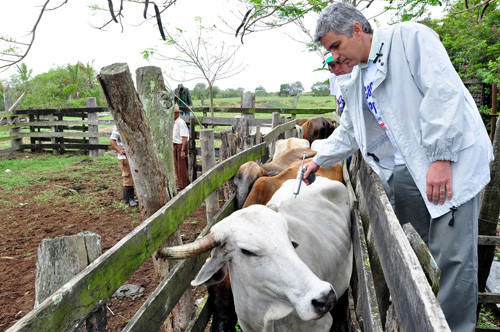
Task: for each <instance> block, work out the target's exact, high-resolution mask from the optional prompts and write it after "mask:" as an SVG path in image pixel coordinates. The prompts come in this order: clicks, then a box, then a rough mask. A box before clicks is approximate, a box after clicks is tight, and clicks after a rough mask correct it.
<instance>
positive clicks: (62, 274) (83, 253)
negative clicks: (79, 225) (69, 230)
mask: <svg viewBox="0 0 500 332" xmlns="http://www.w3.org/2000/svg"><path fill="white" fill-rule="evenodd" d="M100 255H101V238H100V236H99V235H97V234H94V233H91V232H82V233H78V234H76V235H72V236H63V237H58V238H55V239H44V240H42V242H41V243H40V245H39V247H38V255H37V262H36V281H35V307H36V306H38V305H39V304H40V303H42V302H43V301H44V300H45V299H46V298H48V297H49V296H51V295H52V293H54V292H55V291H56V290H58V289H59V288H61V286H63V285H64V284H65V283H66V282H68V281H69V280H71V279H72V278H73V277H74V276H75V275H77V274H78V273H80V271H82V270H83V269H84V268H85V267H87V266H88V265H89V264H90V263H92V262H93V261H94V260H96V259H97V258H98V257H99V256H100ZM106 325H107V317H106V304H105V303H104V304H103V305H102V306H101V307H100V308H99V309H98V310H97V311H95V312H94V313H93V314H92V315H90V316H89V317H87V319H86V326H87V331H106ZM80 326H82V325H80ZM49 329H50V327H47V330H49Z"/></svg>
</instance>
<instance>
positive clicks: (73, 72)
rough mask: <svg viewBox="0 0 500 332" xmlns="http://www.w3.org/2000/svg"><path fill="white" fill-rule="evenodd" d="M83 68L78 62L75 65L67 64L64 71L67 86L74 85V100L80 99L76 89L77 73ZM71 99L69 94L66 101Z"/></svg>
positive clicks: (78, 90)
mask: <svg viewBox="0 0 500 332" xmlns="http://www.w3.org/2000/svg"><path fill="white" fill-rule="evenodd" d="M81 66H83V65H82V64H81V62H80V61H78V62H77V63H76V65H70V64H69V63H68V64H67V65H66V70H67V71H68V74H69V83H68V85H71V84H74V85H75V87H76V99H79V98H80V89H78V72H79V70H80V68H81ZM70 99H71V94H70V95H69V96H68V100H70Z"/></svg>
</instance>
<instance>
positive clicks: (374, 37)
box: [359, 30, 379, 69]
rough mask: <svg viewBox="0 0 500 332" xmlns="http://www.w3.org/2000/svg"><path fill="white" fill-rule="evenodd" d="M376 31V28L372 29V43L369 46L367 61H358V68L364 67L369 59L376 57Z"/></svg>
mask: <svg viewBox="0 0 500 332" xmlns="http://www.w3.org/2000/svg"><path fill="white" fill-rule="evenodd" d="M378 47H379V45H378V33H377V30H375V31H373V37H372V45H371V47H370V54H369V55H368V63H364V62H360V63H359V68H361V69H364V68H366V67H368V64H369V63H370V61H373V60H375V58H376V57H377V52H378Z"/></svg>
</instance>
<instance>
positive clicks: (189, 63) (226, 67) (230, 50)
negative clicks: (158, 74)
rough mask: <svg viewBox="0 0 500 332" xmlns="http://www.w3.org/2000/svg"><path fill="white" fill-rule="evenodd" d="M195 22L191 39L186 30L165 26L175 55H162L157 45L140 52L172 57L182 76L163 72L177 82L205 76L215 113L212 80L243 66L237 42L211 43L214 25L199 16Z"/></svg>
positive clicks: (167, 37)
mask: <svg viewBox="0 0 500 332" xmlns="http://www.w3.org/2000/svg"><path fill="white" fill-rule="evenodd" d="M195 20H196V21H197V22H198V27H197V34H196V37H195V38H194V39H191V38H189V36H187V33H186V32H187V31H183V30H181V29H177V33H176V34H175V35H172V34H171V33H170V32H169V31H168V30H165V34H166V43H165V46H167V47H168V48H170V49H171V48H173V49H174V51H176V53H177V55H175V54H173V55H164V54H161V53H159V51H157V50H156V49H149V50H145V51H144V52H143V55H144V57H145V58H146V59H148V58H149V57H153V56H155V57H156V58H158V59H161V60H166V61H171V62H173V63H175V64H176V65H177V67H178V68H180V69H183V70H184V74H185V76H186V77H185V78H184V79H180V78H174V77H173V76H172V75H170V74H169V73H166V75H167V76H169V77H170V78H171V79H173V80H176V81H178V82H183V81H190V80H196V79H205V81H206V82H207V84H208V93H209V97H210V114H211V116H212V117H213V116H214V110H213V109H214V101H213V98H214V93H213V87H214V83H215V82H216V81H219V80H223V79H225V78H229V77H232V76H235V75H237V74H239V73H241V72H242V71H243V70H244V69H245V67H246V66H243V65H242V64H235V57H236V52H237V51H238V50H239V48H240V46H241V45H240V46H237V47H231V46H227V45H226V44H225V42H222V43H220V42H219V43H218V45H212V44H211V43H210V37H211V33H213V32H214V31H215V26H208V27H205V26H203V24H202V21H201V18H199V17H197V18H196V19H195ZM168 54H172V53H171V52H169V53H168Z"/></svg>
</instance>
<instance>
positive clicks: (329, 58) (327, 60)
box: [323, 55, 333, 68]
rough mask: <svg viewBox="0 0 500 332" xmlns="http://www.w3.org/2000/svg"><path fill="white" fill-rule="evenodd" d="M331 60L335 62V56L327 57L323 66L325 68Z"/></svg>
mask: <svg viewBox="0 0 500 332" xmlns="http://www.w3.org/2000/svg"><path fill="white" fill-rule="evenodd" d="M330 62H333V56H332V55H330V56H329V57H328V58H326V60H325V62H324V63H323V68H325V66H326V65H327V64H328V63H330Z"/></svg>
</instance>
